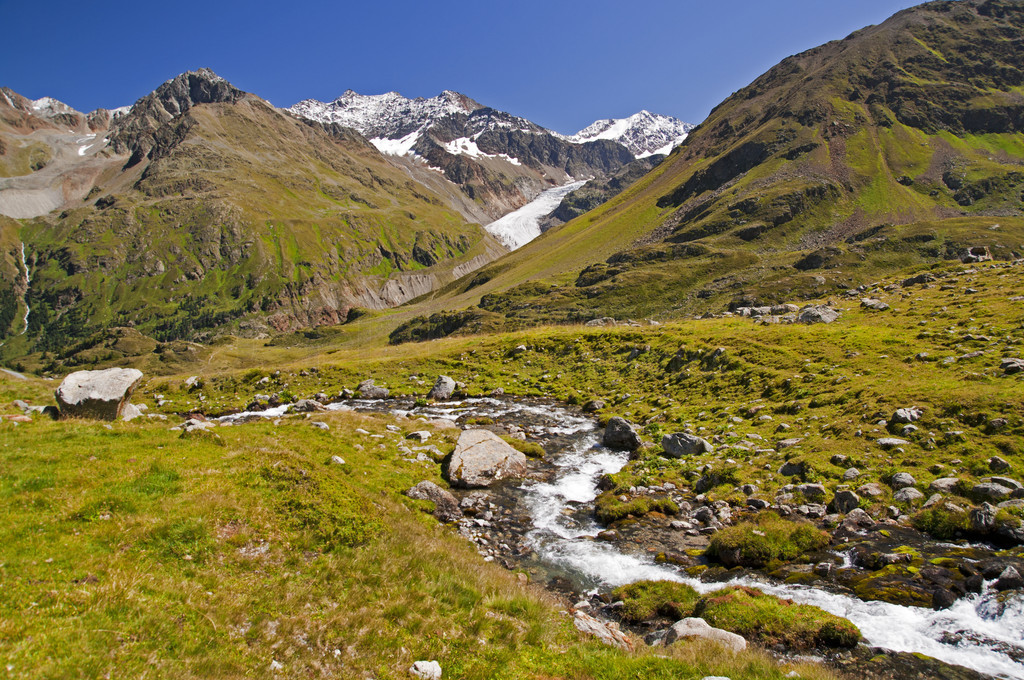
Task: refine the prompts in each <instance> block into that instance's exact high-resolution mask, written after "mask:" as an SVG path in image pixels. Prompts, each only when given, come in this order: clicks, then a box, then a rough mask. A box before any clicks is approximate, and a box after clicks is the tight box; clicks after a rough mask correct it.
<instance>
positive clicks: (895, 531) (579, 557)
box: [229, 398, 1024, 678]
mask: <svg viewBox="0 0 1024 680" xmlns="http://www.w3.org/2000/svg"><path fill="white" fill-rule="evenodd" d="M327 408H328V409H331V410H342V409H354V410H362V411H375V412H392V413H397V414H400V415H403V416H407V417H412V418H416V417H424V418H427V419H443V420H449V421H453V422H456V423H458V424H460V425H462V426H463V427H468V426H473V427H486V428H489V429H493V430H495V431H498V432H502V433H510V434H512V435H513V436H517V437H523V438H528V439H530V440H532V441H536V442H538V443H540V444H541V445H542V446H543V447H544V449H545V452H546V455H545V456H544V458H543V459H532V460H531V461H530V462H529V463H528V473H527V475H526V476H525V478H523V479H519V480H515V481H506V482H502V483H500V484H497V485H494V486H492V487H491V488H488V489H483V490H467V491H456V492H455V493H456V497H457V500H458V502H459V506H460V509H461V513H462V516H461V518H459V519H458V520H457V526H458V531H459V533H460V534H461V535H463V536H465V537H466V538H467V539H468V540H470V541H472V542H474V543H475V544H476V545H477V548H478V551H479V552H480V554H481V555H483V556H484V558H485V559H487V560H489V561H498V562H499V563H501V564H502V565H504V566H505V567H507V568H509V569H519V570H524V571H526V572H528V573H529V574H531V578H532V579H533V580H534V581H538V582H542V583H545V584H547V585H548V587H549V588H551V589H553V590H556V591H559V592H561V593H562V594H564V595H565V596H567V597H568V598H570V602H571V603H574V607H575V609H577V610H580V611H585V612H589V613H590V614H591V615H594V616H597V617H598V618H604V619H607V620H612V621H615V620H617V619H618V609H619V608H620V607H621V603H620V602H616V601H615V598H613V597H611V596H610V593H611V591H612V590H613V589H614V588H615V587H617V586H621V585H624V584H628V583H634V582H636V581H641V580H668V581H676V582H681V583H686V584H689V585H690V586H692V587H693V588H695V589H696V590H697V591H698V592H700V593H708V592H711V591H713V590H717V589H720V588H722V587H723V585H741V586H748V587H754V588H757V589H759V590H761V591H762V592H764V593H767V594H769V595H773V596H776V597H780V598H785V599H787V600H791V601H793V602H796V603H803V604H810V605H814V606H816V607H819V608H821V609H823V610H825V611H827V612H830V613H832V614H835V615H837V616H841V617H844V618H846V619H848V620H850V621H851V622H853V623H854V624H855V625H856V626H857V627H858V628H859V629H860V631H861V633H862V635H863V638H864V642H865V643H866V645H867V646H864V645H862V646H860V647H858V648H857V649H854V650H852V651H850V650H848V651H835V650H829V649H818V650H814V651H815V653H816V654H817V655H818V656H820V657H822V658H826V659H827V660H829V661H830V662H832V663H834V664H836V665H837V666H839V667H840V668H842V669H845V670H847V671H849V672H851V673H853V674H854V675H857V676H859V677H948V678H974V677H986V676H993V677H1005V678H1024V592H1022V590H1024V580H1022V579H1020V577H1019V574H1021V573H1024V563H1022V562H1021V560H1020V559H1019V558H1018V557H1016V556H1015V555H1014V554H1013V553H1012V552H1008V551H1004V550H1000V549H999V548H998V547H996V546H991V545H985V544H971V543H968V542H966V541H959V542H942V541H937V540H934V539H931V538H929V537H928V536H926V535H924V534H921V533H920V532H918V531H916V530H914V529H911V528H909V527H906V526H904V525H901V524H900V523H899V522H897V521H896V520H895V519H892V520H883V521H876V520H874V519H872V518H871V517H869V516H867V513H864V512H863V511H860V510H854V511H852V512H850V513H848V514H847V515H845V516H839V515H825V514H824V513H821V515H823V516H820V517H817V518H816V523H817V524H818V525H819V526H820V527H822V528H824V529H826V530H827V531H829V532H830V534H831V536H832V541H831V544H830V545H829V546H828V547H827V548H825V549H822V550H820V551H818V552H815V553H810V554H806V555H802V556H800V558H798V559H796V560H793V561H790V562H786V563H778V562H775V563H772V564H771V565H770V566H768V567H765V568H759V569H753V568H746V567H743V566H738V565H734V566H731V567H730V566H727V565H724V564H721V563H720V562H710V561H709V560H708V559H707V558H706V557H705V556H704V550H705V549H706V547H707V545H708V542H709V540H710V537H711V536H713V535H714V534H715V533H716V532H717V531H719V530H721V529H723V528H724V527H727V526H729V525H731V524H733V523H735V522H736V521H738V520H740V519H742V518H743V517H745V516H748V515H749V514H750V513H752V512H753V510H752V509H751V508H749V507H743V508H739V507H733V506H731V505H730V504H729V503H727V502H725V501H721V500H719V501H715V502H711V501H709V500H708V499H706V498H705V497H704V496H702V495H699V494H694V492H692V491H691V490H689V489H677V488H675V487H674V486H673V485H671V484H666V485H664V486H661V487H653V488H639V489H632V490H631V493H632V494H635V495H649V496H651V497H652V498H666V499H669V500H671V501H672V502H673V503H674V504H675V506H676V507H678V508H679V512H678V513H676V514H674V515H672V516H667V515H663V514H660V513H658V512H651V513H648V514H647V515H645V516H643V517H641V518H633V517H629V518H627V519H626V520H623V521H618V522H615V523H614V524H613V525H612V526H611V527H607V526H603V525H601V524H599V523H598V521H597V519H596V517H595V508H594V501H595V499H596V498H597V496H598V494H599V493H600V486H601V484H602V479H604V478H605V476H606V475H608V474H611V473H615V472H617V471H619V470H620V469H621V468H622V467H623V466H625V465H626V464H627V462H628V461H629V454H627V453H624V452H618V451H612V450H610V449H607V448H605V447H604V446H602V445H601V439H602V438H601V434H602V433H601V431H600V430H599V429H598V427H597V423H596V422H595V421H594V420H593V419H592V418H590V417H588V416H586V415H585V414H583V413H581V412H579V411H577V410H575V409H571V408H568V407H565V406H562V405H558V404H553V403H549V402H545V401H542V400H521V399H511V398H477V399H466V400H462V401H451V402H442V403H437V404H431V405H427V406H420V407H416V406H415V405H414V404H413V402H411V401H401V400H387V399H381V400H347V401H343V402H338V403H335V404H330V405H328V406H327ZM283 412H284V410H283V409H282V407H278V408H276V409H272V410H270V411H266V412H263V413H259V414H257V413H244V414H237V415H235V416H229V417H230V418H233V419H245V418H249V417H253V416H256V415H267V416H277V415H281V414H282V413H283ZM815 514H817V513H811V515H812V516H813V515H815ZM1015 574H1016V575H1017V577H1016V580H1015V578H1014V576H1015ZM669 623H670V622H669V621H663V620H652V621H649V622H644V623H643V624H640V625H637V626H633V629H634V631H635V632H637V633H639V634H641V635H643V636H645V637H646V639H648V640H649V641H652V642H657V641H658V640H659V635H661V634H663V633H661V632H660V631H659V629H662V630H663V629H664V628H665V626H667V625H668V624H669ZM773 651H776V652H778V653H780V654H787V653H791V652H792V650H786V649H784V648H781V647H780V648H778V649H775V650H773ZM804 651H805V652H806V650H804ZM920 655H925V656H927V657H932V659H934V660H932V659H925V658H922V657H921V656H920ZM935 660H937V661H935Z"/></svg>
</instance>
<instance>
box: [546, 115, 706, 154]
mask: <svg viewBox="0 0 1024 680" xmlns="http://www.w3.org/2000/svg"><path fill="white" fill-rule="evenodd" d="M693 127H694V126H693V125H691V124H689V123H684V122H683V121H681V120H679V119H678V118H673V117H672V116H663V115H661V114H658V113H651V112H650V111H646V110H643V111H638V112H637V113H634V114H633V115H632V116H628V117H626V118H605V119H602V120H598V121H594V122H593V123H591V124H590V125H588V126H587V127H585V128H583V129H582V130H580V131H579V132H577V133H576V134H574V135H570V136H568V137H566V138H565V139H566V140H568V141H570V142H574V143H576V144H582V143H584V142H592V141H594V140H598V139H610V140H612V141H615V142H619V143H620V144H622V145H623V146H625V147H626V148H627V149H629V150H630V152H631V153H632V154H633V155H634V156H636V157H637V158H645V157H647V156H652V155H654V154H662V153H668V152H669V151H671V150H672V149H673V148H674V147H676V146H677V145H679V144H681V143H682V142H683V140H684V139H686V136H687V135H688V134H689V132H690V130H692V129H693Z"/></svg>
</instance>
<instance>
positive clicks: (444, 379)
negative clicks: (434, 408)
mask: <svg viewBox="0 0 1024 680" xmlns="http://www.w3.org/2000/svg"><path fill="white" fill-rule="evenodd" d="M454 393H455V381H454V380H452V379H451V378H449V377H448V376H446V375H440V376H438V377H437V380H436V381H435V382H434V386H433V387H431V388H430V391H429V392H427V399H434V400H437V401H444V400H445V399H451V398H452V394H454Z"/></svg>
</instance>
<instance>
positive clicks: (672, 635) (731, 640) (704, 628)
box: [665, 618, 747, 653]
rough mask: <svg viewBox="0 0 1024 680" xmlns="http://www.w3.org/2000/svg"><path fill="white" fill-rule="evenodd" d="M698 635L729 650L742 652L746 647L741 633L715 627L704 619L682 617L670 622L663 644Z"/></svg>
mask: <svg viewBox="0 0 1024 680" xmlns="http://www.w3.org/2000/svg"><path fill="white" fill-rule="evenodd" d="M690 637H699V638H703V639H705V640H711V641H712V642H717V643H718V644H720V645H721V646H722V647H725V648H726V649H728V650H729V651H731V652H734V653H735V652H742V651H743V650H744V649H746V648H747V641H746V640H744V639H743V637H742V636H741V635H737V634H736V633H730V632H729V631H727V630H722V629H721V628H715V627H713V626H712V625H711V624H709V623H708V622H707V621H705V620H704V619H697V618H691V619H682V620H680V621H676V622H675V623H674V624H672V627H671V628H669V629H668V634H667V635H665V644H666V645H670V644H672V643H673V642H675V641H676V640H681V639H683V638H690Z"/></svg>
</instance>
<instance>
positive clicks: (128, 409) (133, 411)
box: [121, 403, 142, 420]
mask: <svg viewBox="0 0 1024 680" xmlns="http://www.w3.org/2000/svg"><path fill="white" fill-rule="evenodd" d="M141 417H142V409H140V408H139V407H138V406H136V405H135V404H131V403H126V404H125V405H124V408H123V409H122V410H121V420H135V419H136V418H141Z"/></svg>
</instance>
